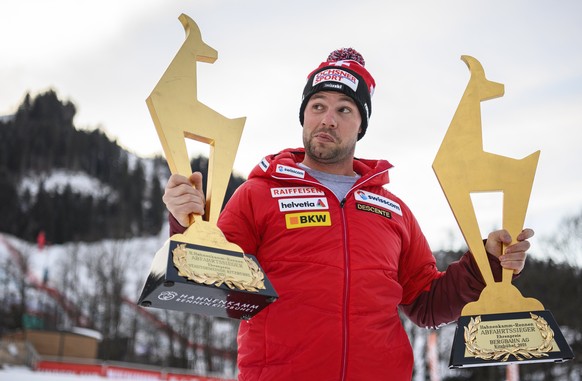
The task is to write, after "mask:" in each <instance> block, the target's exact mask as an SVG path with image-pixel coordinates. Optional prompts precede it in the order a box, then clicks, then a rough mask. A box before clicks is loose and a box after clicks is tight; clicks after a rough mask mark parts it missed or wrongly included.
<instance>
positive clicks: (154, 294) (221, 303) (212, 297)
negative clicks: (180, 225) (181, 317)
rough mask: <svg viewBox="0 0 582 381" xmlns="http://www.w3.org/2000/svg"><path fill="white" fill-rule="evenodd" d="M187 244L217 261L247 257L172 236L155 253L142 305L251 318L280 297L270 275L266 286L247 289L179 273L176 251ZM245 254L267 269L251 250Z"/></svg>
mask: <svg viewBox="0 0 582 381" xmlns="http://www.w3.org/2000/svg"><path fill="white" fill-rule="evenodd" d="M184 244H185V245H186V248H187V249H190V250H197V251H199V252H203V253H204V255H205V256H206V257H208V256H212V257H213V258H214V259H215V260H214V261H213V262H223V263H224V262H225V261H230V260H231V259H232V257H236V259H237V260H239V261H240V258H242V257H243V254H242V253H239V252H234V251H230V250H223V249H218V248H213V247H206V246H200V245H194V244H190V243H184V242H178V241H174V240H171V239H170V240H168V241H166V243H165V244H164V246H163V247H162V248H161V249H160V250H159V251H158V252H157V253H156V255H155V257H154V261H153V263H152V266H151V270H150V274H149V276H148V278H147V280H146V282H145V285H144V287H143V290H142V292H141V295H140V297H139V300H138V305H140V306H142V307H151V308H160V309H166V310H175V311H183V312H188V313H194V314H201V315H206V316H217V317H226V318H232V319H242V320H248V319H250V318H252V317H253V316H255V315H256V314H257V313H259V312H260V311H261V310H263V309H264V308H265V307H267V306H268V305H269V304H271V303H273V302H274V301H276V300H277V298H278V295H277V293H276V292H275V290H274V289H273V286H272V285H271V283H270V282H269V280H268V279H267V277H266V276H265V277H264V286H265V289H260V290H257V291H246V290H240V289H236V288H235V289H231V288H230V287H228V286H227V285H226V284H225V283H222V284H221V285H219V286H216V285H214V284H203V283H198V282H195V281H193V280H189V279H188V278H187V277H185V276H182V275H179V274H178V269H177V268H176V266H175V265H174V260H173V257H174V253H173V252H174V250H175V249H176V247H177V246H178V245H182V246H183V245H184ZM225 256H226V257H225ZM245 256H246V257H247V258H249V259H251V260H252V261H253V262H255V263H256V265H257V267H258V268H259V269H260V271H261V272H262V271H263V270H262V269H261V268H260V265H259V264H258V262H257V260H256V258H255V257H254V256H252V255H248V254H245ZM263 274H264V273H263Z"/></svg>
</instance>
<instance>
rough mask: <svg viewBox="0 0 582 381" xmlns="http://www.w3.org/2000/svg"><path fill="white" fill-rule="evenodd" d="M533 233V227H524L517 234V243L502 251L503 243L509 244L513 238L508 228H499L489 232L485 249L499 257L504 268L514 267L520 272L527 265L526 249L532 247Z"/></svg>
mask: <svg viewBox="0 0 582 381" xmlns="http://www.w3.org/2000/svg"><path fill="white" fill-rule="evenodd" d="M533 235H534V231H533V230H532V229H524V230H523V231H522V232H521V233H519V235H518V236H517V243H515V244H513V245H511V246H507V247H506V248H505V252H504V253H502V250H503V245H509V244H510V243H511V241H512V240H511V236H510V235H509V233H508V232H507V230H497V231H494V232H492V233H489V236H488V237H487V242H486V243H485V250H486V251H487V252H488V253H489V254H493V255H495V256H496V257H498V258H499V261H500V262H501V266H502V267H503V268H506V269H512V270H513V273H514V274H519V273H520V272H521V270H523V267H524V266H525V258H526V257H527V254H526V251H527V250H528V249H529V248H530V243H529V241H528V239H529V238H531V237H533Z"/></svg>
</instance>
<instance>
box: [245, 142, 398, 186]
mask: <svg viewBox="0 0 582 381" xmlns="http://www.w3.org/2000/svg"><path fill="white" fill-rule="evenodd" d="M304 158H305V149H304V148H288V149H285V150H283V151H281V152H279V153H276V154H272V155H267V156H265V157H264V158H263V159H262V160H261V161H260V163H259V164H257V166H255V168H253V170H252V171H251V173H250V175H249V179H251V178H253V177H274V178H289V179H293V178H307V177H309V175H308V174H307V173H305V171H304V170H303V169H302V168H301V167H299V166H298V164H299V163H301V162H302V161H303V159H304ZM392 167H393V166H392V164H390V163H389V162H388V161H386V160H369V159H360V158H354V171H355V172H356V173H357V174H359V175H360V176H362V177H361V178H360V179H359V180H358V182H362V181H366V180H370V181H372V183H370V184H371V185H379V186H382V185H385V184H388V183H389V176H388V170H389V169H390V168H392Z"/></svg>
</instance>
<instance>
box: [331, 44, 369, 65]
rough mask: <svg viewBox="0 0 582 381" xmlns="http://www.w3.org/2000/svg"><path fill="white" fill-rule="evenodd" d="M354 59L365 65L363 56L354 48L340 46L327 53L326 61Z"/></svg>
mask: <svg viewBox="0 0 582 381" xmlns="http://www.w3.org/2000/svg"><path fill="white" fill-rule="evenodd" d="M347 60H351V61H356V62H357V63H359V64H360V65H362V66H366V61H364V57H362V55H361V54H360V53H358V52H357V51H356V50H354V49H352V48H342V49H337V50H334V51H333V52H331V53H329V56H327V62H334V61H347Z"/></svg>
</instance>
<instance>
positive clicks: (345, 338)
mask: <svg viewBox="0 0 582 381" xmlns="http://www.w3.org/2000/svg"><path fill="white" fill-rule="evenodd" d="M348 193H349V192H348ZM345 203H346V198H345V197H344V199H343V200H342V201H341V202H340V212H341V215H342V230H343V238H344V262H345V265H344V307H343V316H342V319H343V348H342V350H343V351H342V352H343V353H342V370H341V377H340V380H341V381H345V379H346V374H347V368H348V340H349V324H348V321H349V319H348V315H349V314H348V302H349V297H350V252H349V248H348V233H347V226H346V222H347V221H346V213H345V209H344V205H345Z"/></svg>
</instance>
